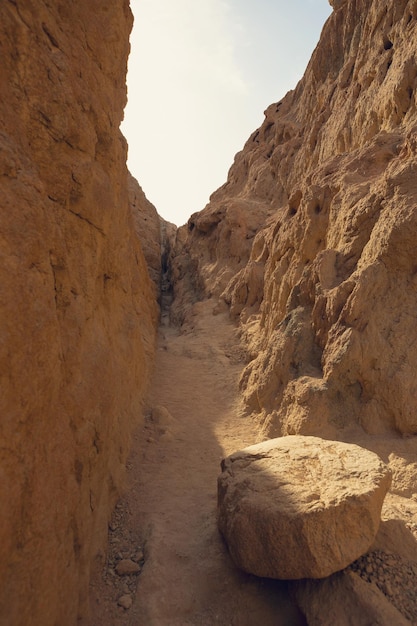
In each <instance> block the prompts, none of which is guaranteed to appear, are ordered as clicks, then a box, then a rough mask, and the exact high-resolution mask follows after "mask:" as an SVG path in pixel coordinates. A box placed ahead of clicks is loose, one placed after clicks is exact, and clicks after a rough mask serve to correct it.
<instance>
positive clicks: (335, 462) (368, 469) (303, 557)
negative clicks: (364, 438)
mask: <svg viewBox="0 0 417 626" xmlns="http://www.w3.org/2000/svg"><path fill="white" fill-rule="evenodd" d="M390 484H391V474H390V471H389V470H388V468H387V466H386V465H385V464H384V463H383V462H382V461H381V460H380V459H379V457H378V456H377V455H376V454H374V453H373V452H370V451H369V450H365V449H363V448H360V447H359V446H356V445H352V444H346V443H342V442H336V441H326V440H324V439H320V438H318V437H304V436H297V435H293V436H288V437H280V438H278V439H271V440H269V441H265V442H263V443H260V444H256V445H253V446H250V447H249V448H245V449H244V450H240V451H238V452H235V453H234V454H232V455H230V456H229V457H227V458H226V459H224V460H223V462H222V474H221V475H220V477H219V480H218V507H219V519H218V523H219V528H220V531H221V533H222V534H223V536H224V537H225V539H226V542H227V545H228V547H229V550H230V553H231V556H232V558H233V560H234V561H235V563H236V564H237V565H238V566H239V567H240V568H242V569H243V570H244V571H246V572H248V573H251V574H256V575H257V576H262V577H268V578H280V579H301V578H324V577H326V576H329V575H330V574H333V573H334V572H337V571H339V570H342V569H343V568H345V567H346V566H347V565H349V564H350V563H352V562H353V561H354V560H355V559H357V558H358V557H359V556H361V555H362V554H364V553H365V552H366V551H367V550H368V549H369V548H370V546H371V545H372V542H373V541H374V539H375V536H376V533H377V531H378V527H379V523H380V519H381V508H382V503H383V500H384V497H385V494H386V493H387V491H388V489H389V486H390Z"/></svg>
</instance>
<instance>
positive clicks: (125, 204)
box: [0, 0, 417, 626]
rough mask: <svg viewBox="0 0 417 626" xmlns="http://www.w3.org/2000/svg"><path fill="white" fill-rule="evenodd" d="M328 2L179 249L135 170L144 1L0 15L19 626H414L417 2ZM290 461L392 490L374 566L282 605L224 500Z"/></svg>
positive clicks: (6, 331)
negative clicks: (313, 451) (132, 101)
mask: <svg viewBox="0 0 417 626" xmlns="http://www.w3.org/2000/svg"><path fill="white" fill-rule="evenodd" d="M330 4H331V6H332V7H333V13H332V14H331V16H330V17H329V19H328V21H327V22H326V24H325V26H324V28H323V31H322V35H321V38H320V42H319V44H318V46H317V48H316V50H315V51H314V53H313V55H312V58H311V61H310V63H309V65H308V67H307V69H306V72H305V74H304V77H303V78H302V80H301V81H300V82H299V83H298V85H297V86H296V87H295V89H294V90H293V91H290V92H289V93H288V94H287V95H286V96H285V97H284V98H283V99H282V100H281V101H280V102H278V103H274V104H272V105H270V106H269V107H268V108H267V110H266V111H265V120H264V123H263V124H262V126H261V127H260V128H259V129H257V130H256V131H255V132H254V133H253V134H252V135H251V137H250V138H249V139H248V141H247V143H246V144H245V146H244V147H243V149H242V151H241V152H239V153H238V154H237V155H236V157H235V161H234V163H233V165H232V167H231V169H230V171H229V175H228V178H227V181H226V183H225V184H224V185H223V186H222V187H221V188H220V189H218V190H217V191H215V192H214V193H213V195H212V196H211V198H210V202H209V204H208V205H207V206H206V207H205V208H204V209H203V210H202V211H200V212H198V213H195V214H193V215H192V216H191V217H190V219H189V221H188V223H187V224H186V225H184V226H182V227H181V228H178V229H177V228H176V227H175V226H173V225H172V224H169V223H167V222H165V221H164V220H162V218H160V217H159V215H158V213H157V210H156V209H155V207H154V206H153V205H152V204H151V203H150V202H149V201H148V200H147V198H146V196H145V194H144V192H143V190H142V189H141V187H140V185H139V183H138V182H137V181H136V180H135V179H134V178H133V177H132V176H131V175H130V174H129V172H128V170H127V167H126V154H127V145H126V140H125V139H124V137H123V136H122V134H121V132H120V130H119V126H120V122H121V120H122V117H123V109H124V106H125V103H126V82H125V80H126V65H127V58H128V54H129V33H130V29H131V26H132V16H131V12H130V8H129V2H128V0H114V1H113V2H108V1H107V0H106V1H102V0H100V1H99V0H92V1H91V2H89V3H84V2H81V0H74V2H71V3H69V4H68V3H65V2H63V0H54V1H53V2H51V1H50V0H42V1H41V2H39V1H36V2H35V0H26V1H25V2H23V1H22V0H5V2H3V3H2V4H1V6H0V16H1V22H0V29H1V34H2V36H1V38H0V49H1V52H2V59H3V60H4V62H3V63H2V67H1V69H0V85H1V87H2V93H3V94H5V96H4V97H3V98H2V102H1V104H0V107H1V116H0V145H1V148H2V149H1V152H0V172H1V183H0V184H1V190H2V194H1V198H2V203H3V210H2V212H1V216H0V224H1V228H0V235H1V246H0V255H1V260H2V262H1V265H0V267H1V270H0V271H1V273H2V279H1V288H0V311H1V344H0V345H1V356H0V363H1V365H0V372H1V390H2V393H1V421H0V490H1V491H0V495H1V502H2V506H1V512H0V625H1V626H20V625H22V626H23V624H25V625H28V624H30V625H33V626H49V625H51V626H55V625H59V626H72V625H74V624H76V623H82V624H86V625H87V624H91V625H92V626H95V625H96V624H102V625H103V626H107V624H108V625H110V624H112V626H114V625H115V624H121V625H122V624H126V625H127V624H129V625H131V626H133V625H136V626H140V625H141V624H143V626H152V625H155V626H160V625H161V626H162V625H165V624H166V625H167V626H168V625H169V626H173V625H177V624H178V626H182V625H184V624H201V625H207V626H209V625H210V624H235V625H236V626H251V625H254V624H259V623H263V624H265V625H267V624H271V626H272V624H281V623H282V624H287V626H288V625H289V624H305V623H308V624H311V625H315V624H317V625H325V624H329V626H330V624H340V625H344V624H346V625H347V624H355V625H357V624H368V623H380V624H392V623H396V624H403V623H404V624H413V623H417V596H416V593H415V588H416V584H415V583H416V580H417V543H416V537H417V479H416V470H417V453H416V450H415V441H416V435H417V413H416V409H415V405H416V395H417V383H416V377H415V371H416V369H417V352H416V350H415V349H414V344H415V343H416V340H417V333H416V309H417V306H416V305H417V264H416V259H415V239H416V235H415V233H416V232H417V228H416V226H417V204H416V201H417V96H416V92H417V43H416V42H417V0H395V1H394V0H384V1H383V2H381V1H380V0H332V1H331V2H330ZM291 436H306V437H310V436H313V437H318V438H322V439H324V440H330V439H331V440H334V441H337V442H344V443H346V444H354V445H359V446H361V447H362V448H364V449H366V450H369V451H371V452H373V453H376V454H377V455H378V456H379V457H380V458H381V459H382V461H383V462H384V463H385V464H386V465H387V466H388V468H389V470H390V474H391V476H392V484H391V487H390V490H389V493H388V494H387V496H386V498H385V501H384V504H383V505H382V522H381V524H380V527H379V531H378V534H377V536H376V538H375V541H374V543H373V545H372V547H371V549H370V550H369V551H368V552H367V553H366V554H365V555H363V556H362V560H361V559H359V560H357V561H355V562H354V563H353V564H351V565H350V566H349V567H347V568H345V569H343V571H342V572H339V573H336V574H334V575H332V576H326V577H325V578H321V579H317V580H313V579H311V580H310V579H304V580H300V581H294V582H291V583H287V582H286V581H283V582H282V581H270V580H266V579H263V578H257V577H254V576H251V575H250V574H244V573H243V572H240V571H239V570H238V569H237V568H236V567H235V566H234V565H233V563H232V561H231V560H230V558H229V555H228V552H227V548H226V546H225V544H224V543H223V542H222V540H221V538H220V534H219V532H218V529H217V526H216V479H217V476H218V475H219V473H220V462H221V460H222V458H223V457H225V456H227V455H230V454H232V453H234V452H235V451H236V450H239V449H241V448H243V447H246V446H249V445H252V444H254V443H256V444H259V443H261V442H264V441H266V440H269V439H271V438H277V437H291ZM261 445H263V444H261ZM121 562H123V563H124V566H125V567H127V568H128V569H129V568H130V570H129V571H126V572H125V573H124V574H122V575H121V574H120V571H121V569H120V568H121V567H122V565H121ZM118 568H119V574H118V571H117V570H118ZM103 572H104V573H103ZM121 598H124V600H121Z"/></svg>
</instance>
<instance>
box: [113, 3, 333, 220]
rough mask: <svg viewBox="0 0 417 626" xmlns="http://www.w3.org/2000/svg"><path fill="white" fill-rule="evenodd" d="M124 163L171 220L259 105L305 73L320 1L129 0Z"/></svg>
mask: <svg viewBox="0 0 417 626" xmlns="http://www.w3.org/2000/svg"><path fill="white" fill-rule="evenodd" d="M131 5H132V10H133V13H134V16H135V25H134V29H133V32H132V36H131V55H130V59H129V72H128V105H127V108H126V111H125V121H124V123H123V125H122V130H123V132H124V134H125V136H126V137H127V140H128V143H129V159H128V165H129V169H130V171H131V172H132V174H133V175H134V176H135V177H136V178H137V179H138V181H139V183H140V184H141V186H142V187H143V190H144V191H145V193H146V195H147V197H148V199H149V200H150V201H151V202H153V204H154V205H155V206H156V208H157V210H158V212H159V214H160V215H162V216H163V217H164V218H165V219H167V220H169V221H170V222H174V223H175V224H177V225H181V224H184V223H185V222H186V221H187V220H188V218H189V217H190V215H191V214H192V213H194V212H196V211H201V210H202V209H203V208H204V206H205V205H206V204H207V202H208V200H209V196H210V194H211V193H212V192H213V191H215V190H216V189H217V188H218V187H219V186H220V185H222V184H223V183H224V182H225V181H226V178H227V172H228V170H229V167H230V166H231V164H232V163H233V158H234V155H235V154H236V152H238V151H239V150H241V149H242V147H243V145H244V143H245V141H246V140H247V139H248V137H249V135H250V134H251V133H252V132H253V131H254V130H255V129H256V128H258V127H259V126H260V125H261V123H262V121H263V111H264V110H265V109H266V107H267V106H268V105H269V104H271V103H272V102H277V101H278V100H279V99H281V98H282V97H283V96H284V95H285V93H286V92H287V91H288V90H290V89H293V88H294V87H295V85H296V84H297V82H298V80H299V79H300V78H301V76H302V75H303V73H304V70H305V68H306V66H307V63H308V61H309V59H310V56H311V53H312V51H313V49H314V47H315V45H316V44H317V42H318V39H319V36H320V31H321V29H322V27H323V24H324V22H325V20H326V19H327V17H328V16H329V15H330V12H331V7H330V5H329V3H328V0H290V1H289V0H131Z"/></svg>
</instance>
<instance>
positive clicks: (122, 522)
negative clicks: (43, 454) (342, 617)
mask: <svg viewBox="0 0 417 626" xmlns="http://www.w3.org/2000/svg"><path fill="white" fill-rule="evenodd" d="M194 320H195V321H194V327H190V328H189V331H188V332H186V333H184V334H182V335H179V334H178V332H177V331H176V330H175V329H171V328H162V329H161V333H160V338H159V345H158V352H157V359H156V365H155V374H154V379H153V384H152V388H151V392H150V400H149V406H150V407H156V406H163V407H164V408H165V409H166V410H167V411H168V412H169V414H170V416H171V417H168V418H167V416H166V414H165V417H164V415H162V417H163V419H162V421H161V422H160V423H159V424H158V423H155V421H153V420H152V418H151V417H149V418H148V419H147V426H146V428H145V430H144V432H143V433H141V434H139V435H138V437H137V440H136V450H134V451H133V454H132V458H131V461H130V463H129V467H130V472H129V473H130V483H131V484H130V489H129V492H128V494H127V496H126V498H125V499H124V500H123V501H122V502H121V503H120V504H119V507H118V512H117V515H116V522H115V525H116V526H117V528H116V529H115V535H116V536H115V537H114V541H117V542H118V543H117V544H116V547H117V549H116V552H117V550H119V552H118V554H117V556H116V559H117V558H120V557H121V556H129V552H130V554H132V553H133V552H134V550H135V546H136V549H138V547H139V546H140V547H142V548H143V551H144V564H143V569H142V572H141V573H140V575H139V576H136V577H135V581H134V583H135V586H136V585H137V588H136V592H135V593H132V586H130V589H129V588H128V586H127V584H125V585H124V591H125V592H129V593H130V595H131V596H132V597H133V605H132V607H131V608H130V609H128V610H124V609H122V608H120V607H117V596H118V595H119V596H120V593H121V591H120V584H119V582H120V581H119V580H116V579H117V577H114V578H112V579H110V580H107V586H104V588H103V586H102V588H101V590H99V591H98V592H97V589H96V596H97V593H99V595H101V597H100V598H98V597H96V604H95V608H96V613H95V615H94V616H93V624H94V625H95V624H97V626H98V624H102V625H103V626H105V625H106V624H112V626H115V625H118V624H120V625H128V626H186V625H192V626H194V625H195V626H198V625H199V626H210V625H215V624H218V625H222V626H227V625H233V626H272V625H273V626H279V625H282V626H291V625H293V624H294V625H296V624H300V623H302V622H301V621H300V618H299V616H298V614H297V612H296V611H295V609H294V608H293V607H292V606H291V604H290V602H289V600H288V597H287V593H286V587H285V584H281V583H278V582H273V581H263V580H259V579H256V578H255V577H251V576H247V575H245V574H243V573H241V572H239V571H238V570H237V569H236V568H235V567H234V566H233V564H232V562H231V561H230V559H229V556H228V553H227V549H226V548H225V546H224V544H223V542H222V540H221V537H220V536H219V533H218V531H217V527H216V497H217V494H216V487H217V485H216V480H217V476H218V474H219V464H220V461H221V459H222V458H223V457H224V456H225V455H227V454H229V453H231V452H233V451H234V450H236V449H239V448H241V447H244V446H246V445H250V444H251V443H255V442H256V441H258V440H259V436H258V433H257V431H256V429H255V426H254V423H253V422H252V421H251V420H250V419H248V418H246V417H244V416H242V415H241V413H240V412H239V407H238V399H237V394H236V391H237V384H236V383H237V379H238V376H239V373H240V371H241V368H242V363H240V362H239V350H238V346H237V340H236V338H235V334H234V333H235V330H234V328H233V326H232V325H231V324H230V322H228V320H227V319H226V316H225V315H224V314H220V315H217V316H214V315H213V314H212V305H211V304H210V302H208V303H200V304H198V305H196V308H195V317H194ZM154 415H156V417H157V412H154ZM121 526H123V528H120V527H121ZM119 531H120V532H119ZM118 534H119V538H117V535H118ZM129 544H130V545H129ZM126 580H127V581H128V582H130V583H131V582H132V577H130V581H129V579H126ZM112 581H113V582H112ZM116 582H117V584H118V588H117V589H116V587H115V585H116ZM103 596H104V597H103Z"/></svg>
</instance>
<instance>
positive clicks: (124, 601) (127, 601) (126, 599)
mask: <svg viewBox="0 0 417 626" xmlns="http://www.w3.org/2000/svg"><path fill="white" fill-rule="evenodd" d="M117 604H118V605H119V606H121V607H122V608H123V609H126V610H127V609H130V607H131V606H132V604H133V599H132V596H131V595H130V594H127V593H126V594H125V595H124V596H120V598H119V599H118V601H117Z"/></svg>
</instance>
